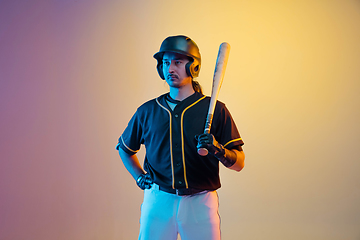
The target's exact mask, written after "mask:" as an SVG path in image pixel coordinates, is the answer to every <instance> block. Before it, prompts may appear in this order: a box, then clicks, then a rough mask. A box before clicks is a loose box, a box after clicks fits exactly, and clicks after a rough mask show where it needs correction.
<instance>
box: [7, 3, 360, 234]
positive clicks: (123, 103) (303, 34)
mask: <svg viewBox="0 0 360 240" xmlns="http://www.w3.org/2000/svg"><path fill="white" fill-rule="evenodd" d="M359 24H360V2H359V1H357V0H329V1H325V0H323V1H322V0H312V1H310V0H301V1H300V0H295V1H290V0H289V1H286V0H282V1H281V0H277V1H276V0H275V1H265V0H263V1H262V0H252V1H245V0H244V1H229V0H225V1H224V0H223V1H214V0H212V1H209V0H207V1H196V0H193V1H188V0H184V1H164V0H146V1H145V0H122V1H120V0H119V1H115V0H102V1H100V0H87V1H85V0H78V1H70V0H64V1H60V0H56V1H41V0H34V1H12V0H2V1H1V2H0V83H1V85H0V100H1V101H0V110H1V114H0V121H1V125H0V130H1V134H0V150H1V151H0V153H1V156H0V157H1V159H0V160H1V162H0V164H1V166H0V239H1V240H20V239H26V240H42V239H44V240H45V239H51V240H90V239H92V240H103V239H107V240H112V239H113V240H115V239H116V240H118V239H126V240H128V239H137V234H138V227H139V223H138V222H139V216H140V204H141V202H142V192H141V191H140V190H139V189H138V188H137V186H136V184H135V182H134V180H133V179H132V178H131V176H130V174H128V173H127V171H126V170H125V168H124V166H123V165H122V163H121V161H120V158H119V157H118V154H117V152H116V151H115V149H114V147H115V145H116V143H117V139H118V137H119V135H120V134H121V133H122V131H123V130H124V128H125V127H126V125H127V122H128V121H129V119H130V117H131V116H132V114H133V113H134V112H135V110H136V108H137V107H138V106H139V105H140V104H142V103H143V102H145V101H147V100H149V99H152V98H155V97H157V96H158V95H160V94H162V93H165V92H167V91H168V88H167V86H166V84H165V83H164V81H162V80H161V79H160V78H159V76H158V74H157V72H156V69H155V66H156V60H155V59H153V57H152V55H153V54H154V53H155V52H157V51H158V50H159V47H160V44H161V42H162V41H163V39H165V38H166V37H167V36H169V35H177V34H184V35H187V36H189V37H191V38H192V39H193V40H194V41H195V42H196V43H197V44H198V45H199V47H200V51H201V54H202V69H201V71H200V76H199V78H198V80H199V82H200V83H201V84H202V86H203V89H204V92H205V94H207V95H209V94H210V91H211V83H212V75H213V71H214V66H215V61H216V56H217V51H218V48H219V45H220V43H221V42H224V41H227V42H229V43H230V45H231V52H230V57H229V62H228V66H227V71H226V74H225V79H224V83H223V86H222V89H221V92H220V95H219V100H221V101H223V102H225V103H226V105H227V107H228V108H229V110H230V111H231V113H232V115H233V117H234V119H235V121H236V123H237V125H238V128H239V130H240V133H241V135H242V137H243V139H244V142H245V146H244V150H245V153H246V166H245V168H244V169H243V171H241V172H240V173H236V172H233V171H231V170H228V169H225V168H221V178H222V185H223V187H222V188H221V189H220V190H219V195H220V214H221V217H222V236H223V239H244V240H258V239H260V240H262V239H267V240H279V239H291V240H304V239H311V240H313V239H316V240H318V239H326V240H339V239H341V240H357V239H359V238H360V230H359V226H360V204H359V203H360V174H359V170H360V161H359V160H360V158H359V145H360V126H359V122H360V94H359V93H360V71H359V66H360V44H359V43H360V28H359ZM143 152H144V151H143V150H142V151H141V152H140V156H143V154H144V153H143ZM140 158H141V159H142V157H140Z"/></svg>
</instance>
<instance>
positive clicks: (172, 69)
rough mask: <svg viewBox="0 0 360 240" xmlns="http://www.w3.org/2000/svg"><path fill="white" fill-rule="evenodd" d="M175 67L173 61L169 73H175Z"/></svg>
mask: <svg viewBox="0 0 360 240" xmlns="http://www.w3.org/2000/svg"><path fill="white" fill-rule="evenodd" d="M174 65H175V64H174V62H173V61H171V62H170V65H169V69H168V71H169V73H172V72H174Z"/></svg>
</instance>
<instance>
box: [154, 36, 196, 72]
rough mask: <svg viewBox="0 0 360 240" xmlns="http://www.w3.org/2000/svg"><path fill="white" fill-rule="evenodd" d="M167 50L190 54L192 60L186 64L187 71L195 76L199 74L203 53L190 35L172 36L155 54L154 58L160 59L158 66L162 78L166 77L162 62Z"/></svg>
mask: <svg viewBox="0 0 360 240" xmlns="http://www.w3.org/2000/svg"><path fill="white" fill-rule="evenodd" d="M165 52H174V53H179V54H182V55H185V56H188V57H189V58H190V62H189V63H187V64H186V66H185V68H186V73H187V74H188V75H189V76H190V77H193V78H195V77H197V76H198V75H199V72H200V66H201V55H200V52H199V48H198V46H197V45H196V43H195V42H194V41H193V40H191V39H190V38H189V37H186V36H182V35H178V36H170V37H167V38H166V39H165V40H164V41H163V42H162V43H161V46H160V51H159V52H157V53H155V54H154V58H155V59H156V60H157V61H158V63H157V66H156V68H157V70H158V73H159V75H160V77H161V78H162V79H165V77H164V73H163V63H162V59H163V56H164V53H165Z"/></svg>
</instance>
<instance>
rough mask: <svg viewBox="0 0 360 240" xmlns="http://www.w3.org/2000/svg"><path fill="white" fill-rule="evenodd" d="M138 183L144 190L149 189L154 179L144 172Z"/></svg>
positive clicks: (137, 180)
mask: <svg viewBox="0 0 360 240" xmlns="http://www.w3.org/2000/svg"><path fill="white" fill-rule="evenodd" d="M136 184H137V185H138V187H139V188H141V189H142V190H145V189H149V188H151V185H152V184H153V180H152V179H151V177H150V174H148V173H146V174H144V173H142V174H141V175H140V176H139V177H138V178H137V179H136Z"/></svg>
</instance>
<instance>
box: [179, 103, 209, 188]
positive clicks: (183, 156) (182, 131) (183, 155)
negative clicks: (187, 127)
mask: <svg viewBox="0 0 360 240" xmlns="http://www.w3.org/2000/svg"><path fill="white" fill-rule="evenodd" d="M205 97H206V96H203V97H202V98H200V99H199V100H197V101H196V102H194V103H193V104H191V105H190V106H188V107H187V108H185V109H184V111H183V112H182V113H181V148H182V149H181V150H182V159H183V166H184V179H185V185H186V188H189V186H188V182H187V177H186V165H185V151H184V123H183V119H184V113H185V111H186V110H188V109H189V108H191V107H192V106H194V105H195V104H197V103H198V102H200V101H201V100H203V99H204V98H205Z"/></svg>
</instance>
